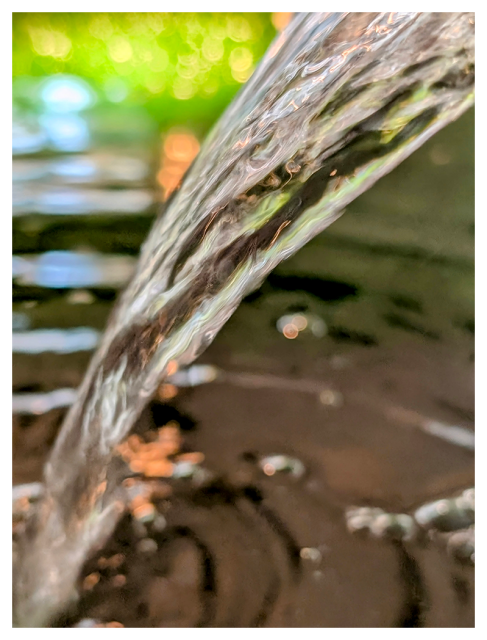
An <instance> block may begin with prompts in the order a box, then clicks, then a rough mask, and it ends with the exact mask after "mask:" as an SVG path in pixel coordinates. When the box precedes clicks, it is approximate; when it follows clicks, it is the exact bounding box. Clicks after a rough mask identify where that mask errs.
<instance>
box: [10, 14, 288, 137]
mask: <svg viewBox="0 0 487 640" xmlns="http://www.w3.org/2000/svg"><path fill="white" fill-rule="evenodd" d="M275 33H276V30H275V27H274V26H273V24H272V20H271V14H269V13H14V14H13V76H14V100H20V101H21V102H22V101H24V102H25V101H27V102H29V99H30V100H31V102H32V104H31V105H30V106H31V107H32V108H35V106H36V105H35V101H36V99H37V98H36V97H35V91H34V90H32V91H31V92H30V93H31V94H32V96H31V98H29V86H30V85H32V86H34V85H35V84H36V79H37V81H38V80H39V79H40V77H45V76H48V75H52V74H57V73H63V74H71V75H75V76H79V77H81V78H83V79H85V80H87V81H88V82H89V83H90V85H91V86H92V87H93V89H94V90H95V91H96V92H97V95H98V100H99V102H113V103H120V102H124V103H129V104H130V103H132V104H137V105H142V104H143V105H145V107H146V108H147V109H148V110H149V111H150V113H151V116H152V117H154V119H155V120H156V121H157V122H159V124H160V125H162V126H166V125H170V124H174V123H178V122H188V120H189V121H194V122H195V123H196V122H198V123H199V126H198V128H199V129H200V130H202V132H203V131H204V130H206V129H207V128H208V127H209V126H211V124H212V123H213V122H214V121H215V119H216V118H217V117H218V115H219V114H220V113H221V111H223V109H224V108H225V106H226V105H227V104H228V103H229V102H230V100H231V99H232V98H233V96H234V95H235V93H236V92H237V91H238V90H239V88H240V87H241V85H242V83H244V82H245V81H246V80H247V79H248V78H249V76H250V75H251V73H252V72H253V70H254V68H255V65H256V63H257V62H258V60H259V59H260V58H261V57H262V55H263V54H264V52H265V51H266V49H267V47H268V46H269V43H270V42H271V40H272V38H273V37H274V36H275Z"/></svg>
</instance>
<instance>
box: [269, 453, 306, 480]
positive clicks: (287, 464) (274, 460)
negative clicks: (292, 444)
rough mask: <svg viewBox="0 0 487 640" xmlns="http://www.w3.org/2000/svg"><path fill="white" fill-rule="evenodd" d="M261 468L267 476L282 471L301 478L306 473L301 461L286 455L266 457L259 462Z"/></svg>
mask: <svg viewBox="0 0 487 640" xmlns="http://www.w3.org/2000/svg"><path fill="white" fill-rule="evenodd" d="M259 466H260V468H261V469H262V471H263V472H264V473H265V474H266V475H267V476H273V475H274V474H275V473H276V472H277V471H280V472H283V473H288V474H290V475H292V476H294V477H296V478H300V477H301V476H303V475H304V472H305V471H306V468H305V466H304V464H303V463H302V462H301V461H300V460H298V459H297V458H291V457H290V456H286V455H271V456H266V457H265V458H262V459H261V460H260V461H259Z"/></svg>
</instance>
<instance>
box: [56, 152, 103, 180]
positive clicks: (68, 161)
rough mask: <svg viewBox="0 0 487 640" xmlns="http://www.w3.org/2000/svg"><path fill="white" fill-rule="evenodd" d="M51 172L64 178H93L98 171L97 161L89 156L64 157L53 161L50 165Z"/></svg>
mask: <svg viewBox="0 0 487 640" xmlns="http://www.w3.org/2000/svg"><path fill="white" fill-rule="evenodd" d="M50 170H51V173H52V174H53V175H55V176H60V177H62V178H70V179H72V180H86V178H92V177H93V176H95V175H96V173H97V166H96V163H95V162H94V161H93V160H92V159H90V158H88V157H85V158H63V159H62V160H60V161H58V162H53V163H52V164H51V167H50Z"/></svg>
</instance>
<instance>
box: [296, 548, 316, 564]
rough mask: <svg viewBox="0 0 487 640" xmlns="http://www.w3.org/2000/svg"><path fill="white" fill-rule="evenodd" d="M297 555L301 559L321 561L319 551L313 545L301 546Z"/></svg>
mask: <svg viewBox="0 0 487 640" xmlns="http://www.w3.org/2000/svg"><path fill="white" fill-rule="evenodd" d="M299 555H300V557H301V559H302V560H310V561H311V562H314V563H316V564H318V563H319V562H321V552H320V551H319V549H316V548H314V547H303V548H302V549H301V551H300V552H299Z"/></svg>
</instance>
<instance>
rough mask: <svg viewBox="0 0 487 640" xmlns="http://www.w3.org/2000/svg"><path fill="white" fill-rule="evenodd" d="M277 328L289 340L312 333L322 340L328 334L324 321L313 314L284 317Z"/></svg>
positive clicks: (279, 320) (295, 314)
mask: <svg viewBox="0 0 487 640" xmlns="http://www.w3.org/2000/svg"><path fill="white" fill-rule="evenodd" d="M276 327H277V330H278V331H280V332H281V333H282V334H283V335H284V337H286V338H288V339H289V340H292V339H294V338H296V337H297V336H298V334H299V333H301V332H307V333H311V334H312V335H314V336H315V337H316V338H322V337H323V336H325V335H326V333H327V326H326V324H325V322H324V320H323V319H322V318H320V317H319V316H317V315H314V314H312V313H306V314H305V313H294V314H286V315H283V316H281V317H280V318H279V319H278V321H277V322H276Z"/></svg>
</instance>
